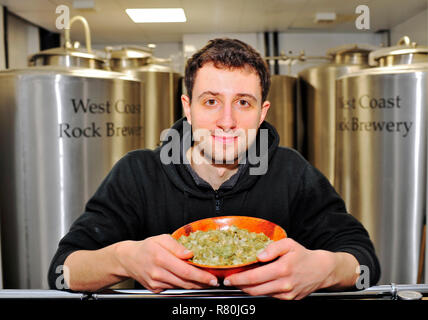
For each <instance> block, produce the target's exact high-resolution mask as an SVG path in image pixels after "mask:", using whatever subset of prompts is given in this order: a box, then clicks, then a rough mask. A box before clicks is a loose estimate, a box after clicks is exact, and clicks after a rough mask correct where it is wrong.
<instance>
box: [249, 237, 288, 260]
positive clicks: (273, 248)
mask: <svg viewBox="0 0 428 320" xmlns="http://www.w3.org/2000/svg"><path fill="white" fill-rule="evenodd" d="M294 244H295V241H294V240H292V239H290V238H285V239H281V240H278V241H275V242H272V243H271V244H269V245H268V246H267V247H266V248H265V249H264V250H263V251H262V252H260V253H259V254H258V255H257V259H258V260H259V261H262V262H267V261H271V260H274V259H275V258H277V257H279V256H282V255H284V254H286V253H287V252H289V251H290V250H291V249H292V248H293V246H294Z"/></svg>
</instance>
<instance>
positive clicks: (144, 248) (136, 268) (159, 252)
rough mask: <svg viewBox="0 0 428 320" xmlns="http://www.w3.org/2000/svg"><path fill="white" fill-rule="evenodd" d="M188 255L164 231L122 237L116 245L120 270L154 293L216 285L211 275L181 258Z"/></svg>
mask: <svg viewBox="0 0 428 320" xmlns="http://www.w3.org/2000/svg"><path fill="white" fill-rule="evenodd" d="M192 255H193V253H192V252H191V251H189V250H187V249H186V248H185V247H184V246H183V245H181V244H180V243H178V242H177V241H176V240H175V239H174V238H172V237H171V236H170V235H168V234H163V235H159V236H154V237H150V238H147V239H145V240H142V241H124V242H122V243H120V245H118V246H117V258H118V260H119V263H120V265H121V266H122V268H123V271H122V273H123V274H124V275H125V276H127V277H130V278H133V279H135V280H137V281H138V282H139V283H141V284H142V285H143V286H144V287H145V288H147V289H148V290H150V291H152V292H155V293H159V292H162V291H163V290H165V289H171V288H185V289H201V288H205V287H208V286H217V285H218V282H217V278H216V277H215V276H213V275H212V274H210V273H208V272H206V271H204V270H201V269H199V268H196V267H194V266H192V265H189V264H188V263H186V262H185V261H183V259H189V258H191V257H192Z"/></svg>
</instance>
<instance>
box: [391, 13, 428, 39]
mask: <svg viewBox="0 0 428 320" xmlns="http://www.w3.org/2000/svg"><path fill="white" fill-rule="evenodd" d="M403 36H409V37H410V40H411V41H412V42H416V43H417V44H418V45H422V46H426V45H428V9H427V10H424V11H422V12H420V13H418V14H417V15H415V16H413V17H411V18H410V19H407V20H406V21H404V22H402V23H400V24H398V25H396V26H395V27H393V28H392V29H391V45H395V44H396V43H397V42H398V40H399V39H400V38H401V37H403Z"/></svg>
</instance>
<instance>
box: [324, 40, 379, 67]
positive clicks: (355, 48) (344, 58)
mask: <svg viewBox="0 0 428 320" xmlns="http://www.w3.org/2000/svg"><path fill="white" fill-rule="evenodd" d="M377 48H378V47H375V46H373V45H370V44H356V43H354V44H345V45H342V46H338V47H334V48H331V49H329V50H327V55H328V56H331V57H332V60H333V62H334V63H338V64H342V63H344V64H368V59H369V53H370V52H372V51H373V50H376V49H377Z"/></svg>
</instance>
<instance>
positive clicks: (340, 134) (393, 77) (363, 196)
mask: <svg viewBox="0 0 428 320" xmlns="http://www.w3.org/2000/svg"><path fill="white" fill-rule="evenodd" d="M427 76H428V65H408V66H406V65H405V66H396V67H388V68H373V69H366V70H362V71H359V72H355V73H353V74H348V75H345V76H343V77H341V78H339V79H338V80H337V124H336V125H337V126H336V128H337V136H336V160H335V162H336V173H335V186H336V189H337V191H338V192H339V193H340V194H341V195H342V197H343V198H344V200H345V203H346V205H347V207H348V210H349V212H350V213H351V214H353V215H354V216H355V217H357V218H358V219H359V220H360V221H361V222H362V223H363V224H364V226H365V227H366V228H367V230H368V232H369V234H370V236H371V238H372V240H373V242H374V245H375V248H376V251H377V254H378V257H379V259H380V263H381V268H382V276H381V280H380V284H385V283H391V282H394V283H402V284H403V283H407V284H415V283H417V271H418V262H419V256H420V247H421V232H422V223H423V216H424V214H425V208H426V205H427V202H426V199H427V197H426V195H427V193H426V192H427V190H426V189H427V187H426V171H427V170H426V168H427V156H426V144H427V122H426V121H427V106H428V96H427V92H428V78H427Z"/></svg>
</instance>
